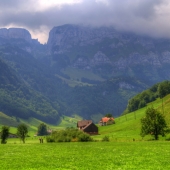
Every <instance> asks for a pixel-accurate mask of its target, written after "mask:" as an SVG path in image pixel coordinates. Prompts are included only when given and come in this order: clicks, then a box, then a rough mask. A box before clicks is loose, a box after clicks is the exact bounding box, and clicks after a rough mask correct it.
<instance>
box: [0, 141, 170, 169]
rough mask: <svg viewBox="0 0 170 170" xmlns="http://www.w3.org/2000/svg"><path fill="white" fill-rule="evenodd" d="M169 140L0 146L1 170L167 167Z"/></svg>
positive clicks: (169, 153) (169, 154)
mask: <svg viewBox="0 0 170 170" xmlns="http://www.w3.org/2000/svg"><path fill="white" fill-rule="evenodd" d="M169 150H170V144H169V142H165V141H164V142H163V141H162V142H160V141H159V142H158V141H157V142H156V141H154V142H153V141H150V142H89V143H77V142H72V143H53V144H47V143H43V144H39V143H29V142H27V143H26V144H12V143H11V144H6V145H0V165H1V166H0V169H3V170H18V169H19V170H95V169H98V170H103V169H106V170H129V169H138V170H139V169H141V170H143V169H147V170H152V169H153V170H158V169H159V170H161V169H162V170H166V169H167V170H168V169H169V168H170V164H169V158H170V152H169Z"/></svg>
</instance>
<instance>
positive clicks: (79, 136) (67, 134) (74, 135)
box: [47, 128, 92, 142]
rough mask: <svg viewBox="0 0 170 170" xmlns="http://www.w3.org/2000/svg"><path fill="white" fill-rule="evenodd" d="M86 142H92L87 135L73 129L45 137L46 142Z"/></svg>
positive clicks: (55, 132)
mask: <svg viewBox="0 0 170 170" xmlns="http://www.w3.org/2000/svg"><path fill="white" fill-rule="evenodd" d="M77 141H78V142H87V141H92V138H91V137H90V135H89V134H86V133H84V132H82V131H80V130H78V129H75V128H66V129H65V130H60V131H54V132H53V133H52V134H51V135H50V136H48V137H47V142H77Z"/></svg>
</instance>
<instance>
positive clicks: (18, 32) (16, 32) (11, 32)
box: [0, 28, 32, 42]
mask: <svg viewBox="0 0 170 170" xmlns="http://www.w3.org/2000/svg"><path fill="white" fill-rule="evenodd" d="M0 37H2V38H5V39H11V38H15V39H24V40H26V41H28V42H31V41H32V39H31V34H30V33H29V31H27V30H26V29H23V28H9V29H7V28H1V29H0Z"/></svg>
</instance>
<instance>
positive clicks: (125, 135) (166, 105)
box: [94, 95, 170, 141]
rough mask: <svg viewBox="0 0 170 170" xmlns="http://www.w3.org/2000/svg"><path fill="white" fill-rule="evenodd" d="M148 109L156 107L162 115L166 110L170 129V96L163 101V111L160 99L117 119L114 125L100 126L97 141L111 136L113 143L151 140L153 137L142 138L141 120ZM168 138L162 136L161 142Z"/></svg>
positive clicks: (165, 113) (168, 135)
mask: <svg viewBox="0 0 170 170" xmlns="http://www.w3.org/2000/svg"><path fill="white" fill-rule="evenodd" d="M148 107H154V108H156V109H158V110H159V111H160V112H161V113H163V110H164V113H163V114H164V116H165V119H166V122H167V124H168V126H169V127H170V95H167V96H166V97H165V98H164V99H163V109H162V99H159V98H158V99H157V100H156V101H154V102H151V103H149V104H148V105H147V106H146V107H144V108H142V109H139V110H137V111H135V112H132V113H129V114H126V115H123V116H120V117H118V118H116V119H115V122H116V123H115V124H113V125H109V126H99V133H100V135H98V136H95V137H94V138H95V139H96V140H101V139H102V138H103V137H104V136H109V137H110V140H111V141H132V140H133V139H135V140H137V141H141V140H150V139H151V136H146V137H144V138H142V137H141V136H140V129H141V122H140V120H141V118H142V117H144V116H145V111H146V109H147V108H148ZM168 138H170V134H167V136H166V137H161V136H160V140H166V139H168Z"/></svg>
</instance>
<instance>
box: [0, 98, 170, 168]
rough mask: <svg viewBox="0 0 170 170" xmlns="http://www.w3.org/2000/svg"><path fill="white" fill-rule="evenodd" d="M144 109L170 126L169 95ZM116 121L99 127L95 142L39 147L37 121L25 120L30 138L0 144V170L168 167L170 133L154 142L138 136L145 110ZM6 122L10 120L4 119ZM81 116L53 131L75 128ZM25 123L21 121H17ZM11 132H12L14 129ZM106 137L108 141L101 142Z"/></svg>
mask: <svg viewBox="0 0 170 170" xmlns="http://www.w3.org/2000/svg"><path fill="white" fill-rule="evenodd" d="M147 107H154V108H157V109H158V110H159V111H160V112H162V113H163V114H164V116H165V119H166V121H167V124H168V126H169V127H170V111H169V110H170V95H168V96H166V97H165V98H164V99H163V100H162V99H157V100H156V101H154V102H152V103H149V104H148V105H147ZM147 107H144V108H142V109H139V110H137V111H136V112H132V113H130V114H126V115H122V116H120V117H118V118H116V119H115V122H116V123H115V124H114V125H109V126H99V135H96V136H93V139H94V142H68V143H67V142H65V143H46V139H45V137H44V138H43V139H44V143H43V144H40V142H39V138H38V137H34V134H35V132H36V130H37V126H38V125H37V124H39V123H40V121H38V120H36V119H30V120H28V121H25V123H26V124H27V125H29V136H30V137H28V138H27V139H26V143H25V144H22V142H21V141H20V140H19V139H18V138H13V139H8V141H7V144H5V145H2V144H1V145H0V169H2V170H5V169H6V170H15V169H17V170H18V169H19V170H49V169H50V170H55V169H56V170H79V169H80V170H88V169H89V170H94V169H99V170H100V169H101V170H103V169H106V170H113V169H116V170H129V169H141V170H143V169H147V170H152V169H153V170H157V169H159V170H161V169H162V170H166V169H169V168H170V163H169V158H170V134H167V135H166V136H165V137H161V136H160V138H159V141H154V140H153V138H152V136H149V135H148V136H145V137H144V138H142V137H141V136H140V128H141V123H140V120H141V118H142V117H143V116H144V115H145V111H146V108H147ZM0 116H1V117H4V120H6V121H9V122H11V121H13V120H12V119H11V118H10V119H9V120H8V117H5V115H3V114H2V113H1V114H0ZM79 119H80V117H76V116H75V117H74V118H70V117H66V116H64V117H63V118H62V119H61V122H60V124H59V125H58V126H54V125H53V126H52V125H48V126H50V128H52V129H58V130H59V129H62V128H65V127H68V126H69V127H71V126H72V127H76V122H77V120H79ZM20 121H21V122H24V120H20ZM10 131H12V132H13V133H15V131H16V128H14V127H11V128H10ZM104 136H108V137H109V139H110V141H109V142H102V141H101V140H102V138H103V137H104Z"/></svg>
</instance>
